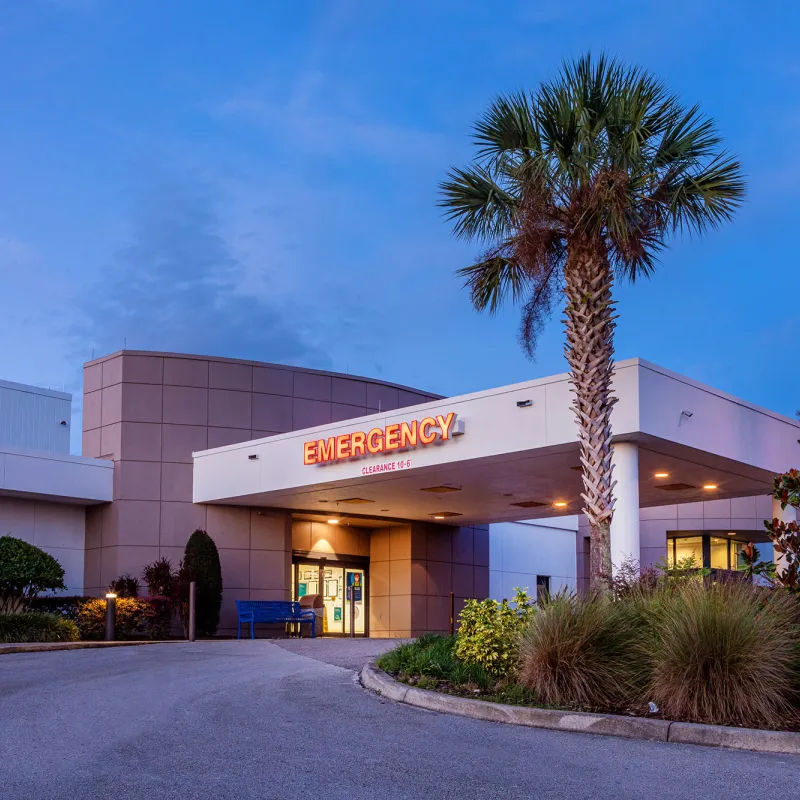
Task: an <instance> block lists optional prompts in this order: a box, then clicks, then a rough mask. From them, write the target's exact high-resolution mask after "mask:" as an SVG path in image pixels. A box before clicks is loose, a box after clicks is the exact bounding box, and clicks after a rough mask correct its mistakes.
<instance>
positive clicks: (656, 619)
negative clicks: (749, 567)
mask: <svg viewBox="0 0 800 800" xmlns="http://www.w3.org/2000/svg"><path fill="white" fill-rule="evenodd" d="M517 600H518V601H519V602H517V603H505V602H504V603H497V602H495V601H493V600H486V601H481V602H478V601H471V602H470V603H468V604H467V607H466V608H465V609H464V612H462V617H461V628H460V630H459V633H458V635H457V636H455V637H449V636H424V637H421V638H420V639H418V640H416V641H415V642H412V643H408V644H404V645H400V646H399V647H397V648H395V649H394V650H391V651H389V652H388V653H386V654H384V655H383V656H381V658H380V659H379V660H378V666H379V667H380V668H381V669H383V670H385V671H386V672H388V673H389V674H391V675H393V676H394V677H395V678H397V679H398V680H400V681H402V682H404V683H407V684H408V685H411V686H417V687H419V688H422V689H432V690H435V691H440V692H445V693H448V694H454V695H460V696H464V697H472V698H478V699H483V700H491V701H495V702H500V703H507V704H522V705H530V706H535V707H542V708H558V709H565V710H574V711H589V712H603V713H614V714H626V715H635V716H643V717H653V718H663V719H669V720H674V721H683V722H698V723H709V724H715V725H728V726H738V727H747V728H760V729H769V730H792V731H798V730H800V703H799V702H798V689H799V688H800V604H799V603H798V599H797V597H796V596H795V595H794V594H793V593H790V592H787V591H785V590H774V589H767V588H763V587H758V586H754V585H753V584H752V583H751V582H749V581H742V580H736V581H731V582H727V583H711V582H709V580H708V578H707V577H705V576H702V575H686V576H683V577H680V578H675V577H674V576H673V577H668V576H662V577H661V578H660V579H659V580H656V581H653V580H652V579H648V580H647V581H644V582H639V583H637V584H634V585H629V586H628V587H627V590H626V591H625V592H623V593H621V594H618V595H617V596H616V597H605V596H602V597H601V596H597V595H594V596H588V597H577V596H575V595H571V594H562V595H558V596H555V597H553V598H551V599H549V600H547V601H545V602H543V603H542V604H541V606H540V607H538V608H533V607H532V606H531V604H530V602H529V601H527V598H526V597H525V596H524V595H522V596H518V598H517Z"/></svg>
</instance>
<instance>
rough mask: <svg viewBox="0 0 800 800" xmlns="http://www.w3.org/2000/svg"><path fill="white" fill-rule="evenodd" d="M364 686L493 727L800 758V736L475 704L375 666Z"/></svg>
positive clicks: (365, 673)
mask: <svg viewBox="0 0 800 800" xmlns="http://www.w3.org/2000/svg"><path fill="white" fill-rule="evenodd" d="M360 680H361V685H362V686H363V687H364V688H366V689H370V690H372V691H373V692H377V693H378V694H380V695H381V696H382V697H386V698H388V699H389V700H395V701H396V702H398V703H406V704H407V705H410V706H416V707H417V708H425V709H427V710H428V711H439V712H441V713H444V714H458V715H459V716H462V717H471V718H472V719H482V720H487V721H489V722H505V723H508V724H510V725H524V726H526V727H529V728H547V729H549V730H555V731H569V732H570V733H594V734H600V735H603V736H621V737H625V738H628V739H644V740H647V741H650V742H675V743H680V744H699V745H705V746H707V747H727V748H731V749H735V750H755V751H757V752H761V753H784V754H787V755H800V733H790V732H787V731H758V730H751V729H748V728H725V727H722V726H719V725H698V724H694V723H689V722H669V721H668V720H663V719H647V718H645V717H623V716H619V715H616V714H588V713H585V712H582V711H554V710H552V709H548V708H531V707H530V706H507V705H503V704H501V703H489V702H486V701H484V700H472V699H470V698H467V697H456V696H454V695H449V694H440V693H439V692H431V691H427V690H426V689H417V688H415V687H413V686H407V685H406V684H404V683H400V682H398V681H396V680H394V679H393V678H392V677H390V676H389V675H387V674H386V673H385V672H384V671H383V670H381V669H379V668H378V667H377V665H376V664H375V662H372V661H371V662H369V663H368V664H365V665H364V667H363V668H362V670H361V673H360Z"/></svg>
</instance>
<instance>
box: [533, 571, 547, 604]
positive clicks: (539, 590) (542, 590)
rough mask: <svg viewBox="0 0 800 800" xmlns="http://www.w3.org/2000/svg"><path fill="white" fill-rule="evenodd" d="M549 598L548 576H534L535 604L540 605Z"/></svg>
mask: <svg viewBox="0 0 800 800" xmlns="http://www.w3.org/2000/svg"><path fill="white" fill-rule="evenodd" d="M548 597H550V576H549V575H537V576H536V602H537V603H541V602H543V601H545V600H547V598H548Z"/></svg>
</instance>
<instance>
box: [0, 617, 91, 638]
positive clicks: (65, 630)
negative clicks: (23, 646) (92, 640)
mask: <svg viewBox="0 0 800 800" xmlns="http://www.w3.org/2000/svg"><path fill="white" fill-rule="evenodd" d="M78 639H80V636H79V634H78V628H77V627H76V626H75V623H74V622H72V621H71V620H68V619H64V618H63V617H59V616H57V615H56V614H41V613H36V612H31V613H26V614H2V615H0V642H4V643H16V642H77V641H78Z"/></svg>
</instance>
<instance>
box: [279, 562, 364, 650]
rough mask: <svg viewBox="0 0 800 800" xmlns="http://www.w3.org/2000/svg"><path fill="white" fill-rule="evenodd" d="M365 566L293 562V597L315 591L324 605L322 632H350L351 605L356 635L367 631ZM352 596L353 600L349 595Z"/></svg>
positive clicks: (334, 633) (297, 597) (347, 633)
mask: <svg viewBox="0 0 800 800" xmlns="http://www.w3.org/2000/svg"><path fill="white" fill-rule="evenodd" d="M366 580H367V573H366V568H364V567H356V566H347V565H343V564H341V563H337V564H333V563H330V562H328V561H311V560H299V559H298V560H297V561H295V564H294V597H295V599H297V600H299V599H300V598H301V597H305V596H306V595H312V594H318V595H321V597H322V604H323V607H324V613H323V618H322V619H323V624H322V633H323V635H326V634H328V635H334V636H336V635H338V636H343V635H344V636H349V635H350V613H351V611H350V605H351V603H352V604H353V612H354V614H355V626H354V630H355V635H356V636H365V635H366V633H367V627H366V620H367V586H366ZM351 597H352V600H351V599H350V598H351Z"/></svg>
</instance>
